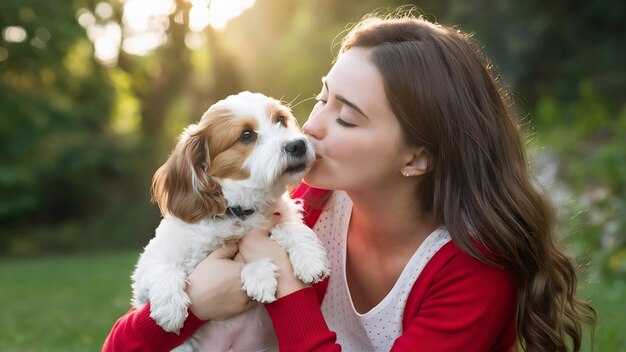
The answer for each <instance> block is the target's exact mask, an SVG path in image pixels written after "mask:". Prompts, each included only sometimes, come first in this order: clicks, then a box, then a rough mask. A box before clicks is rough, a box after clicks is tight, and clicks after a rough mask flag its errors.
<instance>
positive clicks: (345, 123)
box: [335, 117, 356, 128]
mask: <svg viewBox="0 0 626 352" xmlns="http://www.w3.org/2000/svg"><path fill="white" fill-rule="evenodd" d="M335 122H337V124H338V125H339V126H343V127H347V128H352V127H356V125H355V124H353V123H350V122H346V121H345V120H343V119H341V117H338V118H337V119H336V120H335Z"/></svg>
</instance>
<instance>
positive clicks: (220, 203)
mask: <svg viewBox="0 0 626 352" xmlns="http://www.w3.org/2000/svg"><path fill="white" fill-rule="evenodd" d="M205 128H206V126H203V125H200V124H197V125H196V124H194V125H191V126H189V127H188V128H187V129H186V130H185V131H184V132H183V133H182V135H181V137H180V139H179V141H178V144H177V145H176V147H175V148H174V151H173V152H172V154H171V155H170V157H169V158H168V160H167V161H166V162H165V164H163V166H161V167H160V168H159V169H158V170H157V172H156V173H155V174H154V178H153V179H152V199H153V200H154V201H155V202H156V203H157V204H158V205H159V208H160V209H161V213H162V214H163V215H165V214H166V213H170V214H172V215H174V216H176V217H178V218H180V219H182V220H184V221H185V222H189V223H195V222H198V221H200V220H202V219H206V218H210V217H213V216H215V215H218V214H223V213H224V212H225V211H226V202H225V200H224V197H223V195H222V192H221V187H220V185H219V183H217V182H216V181H215V180H214V179H213V178H212V177H211V175H209V174H208V171H209V166H210V161H211V158H210V154H209V147H208V143H207V138H208V134H207V133H206V132H205Z"/></svg>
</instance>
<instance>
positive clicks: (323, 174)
mask: <svg viewBox="0 0 626 352" xmlns="http://www.w3.org/2000/svg"><path fill="white" fill-rule="evenodd" d="M370 50H371V49H365V48H358V47H356V48H351V49H349V50H348V51H346V52H344V53H343V54H342V55H341V56H340V57H339V59H338V60H337V62H336V63H335V65H334V66H333V67H332V69H331V70H330V72H328V75H327V76H326V77H324V78H323V79H322V82H323V85H322V91H321V93H320V95H319V97H318V98H319V101H318V102H317V104H316V105H315V107H314V108H313V111H311V115H310V116H309V120H308V121H307V122H306V123H305V124H304V126H303V130H304V132H305V133H306V134H308V135H310V136H311V137H312V139H313V141H314V142H315V143H314V144H315V145H316V154H317V160H316V162H315V164H314V166H313V168H312V169H311V171H310V172H309V173H308V174H307V175H306V176H305V181H306V182H307V183H308V184H310V185H311V186H315V187H320V188H325V189H342V190H358V189H367V188H377V187H387V186H388V185H389V184H390V182H394V180H397V179H398V178H399V177H402V175H401V172H400V170H401V168H402V166H403V165H405V164H406V163H408V162H409V161H410V160H411V151H410V149H409V148H408V147H407V146H406V144H405V143H404V142H403V141H402V138H401V136H402V134H401V133H402V131H401V128H400V124H399V123H398V121H397V119H396V117H395V116H394V114H393V113H392V111H391V109H390V107H389V104H388V101H387V97H386V95H385V92H384V87H383V77H382V75H381V73H380V71H379V70H378V68H377V67H376V66H375V65H374V64H373V63H372V62H371V61H370V59H369V55H370V52H371V51H370Z"/></svg>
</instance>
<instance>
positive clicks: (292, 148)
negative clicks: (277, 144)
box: [285, 139, 306, 157]
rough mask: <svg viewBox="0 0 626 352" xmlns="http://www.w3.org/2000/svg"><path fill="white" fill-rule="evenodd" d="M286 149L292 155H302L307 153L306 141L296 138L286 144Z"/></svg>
mask: <svg viewBox="0 0 626 352" xmlns="http://www.w3.org/2000/svg"><path fill="white" fill-rule="evenodd" d="M285 151H286V152H287V153H288V154H290V155H291V156H295V157H301V156H303V155H304V153H306V143H304V141H303V140H302V139H296V140H295V141H291V142H289V143H287V144H285Z"/></svg>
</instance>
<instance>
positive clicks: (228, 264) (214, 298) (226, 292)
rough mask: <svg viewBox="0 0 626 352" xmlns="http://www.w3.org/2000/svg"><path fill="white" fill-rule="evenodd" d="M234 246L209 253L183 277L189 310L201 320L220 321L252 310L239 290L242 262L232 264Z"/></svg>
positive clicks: (249, 301)
mask: <svg viewBox="0 0 626 352" xmlns="http://www.w3.org/2000/svg"><path fill="white" fill-rule="evenodd" d="M235 254H237V243H236V242H227V243H225V244H224V246H222V247H221V248H219V249H217V250H215V251H213V252H212V253H211V254H209V255H208V256H207V257H206V258H205V259H204V260H202V261H201V262H200V263H199V264H198V265H197V266H196V268H195V269H194V270H193V271H192V272H191V274H189V277H188V278H187V281H188V283H187V288H186V289H185V291H186V292H187V295H188V296H189V299H190V300H191V305H190V306H189V309H190V310H191V312H192V313H193V314H195V315H196V316H197V317H198V318H200V319H202V320H209V319H224V318H228V317H230V316H233V315H236V314H239V313H242V312H244V311H246V310H248V309H250V308H252V307H253V306H254V305H255V304H256V302H254V301H252V300H250V298H249V297H248V296H247V295H246V293H245V292H244V291H243V290H242V289H241V285H242V284H241V278H240V274H241V269H242V268H243V266H244V263H241V262H237V261H233V257H234V256H235Z"/></svg>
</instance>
